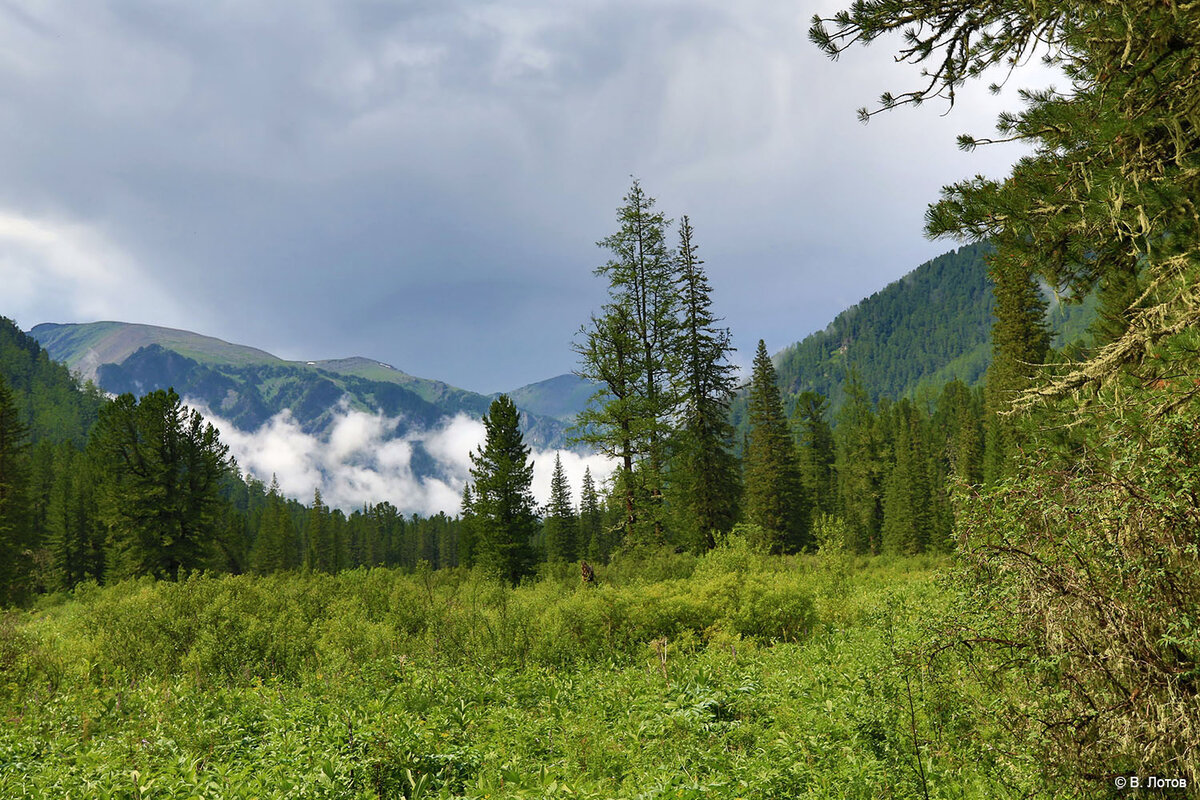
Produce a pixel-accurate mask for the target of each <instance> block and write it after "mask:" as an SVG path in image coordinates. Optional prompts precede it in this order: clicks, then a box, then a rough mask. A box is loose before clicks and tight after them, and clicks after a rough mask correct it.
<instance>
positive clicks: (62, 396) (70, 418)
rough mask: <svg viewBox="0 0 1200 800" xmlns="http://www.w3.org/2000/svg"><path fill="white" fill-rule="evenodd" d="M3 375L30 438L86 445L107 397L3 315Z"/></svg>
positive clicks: (0, 320) (0, 370) (0, 322)
mask: <svg viewBox="0 0 1200 800" xmlns="http://www.w3.org/2000/svg"><path fill="white" fill-rule="evenodd" d="M0 378H3V380H4V381H5V383H6V384H7V385H8V388H9V390H10V391H12V393H13V396H14V397H15V399H16V403H17V408H18V411H19V413H20V417H21V423H22V424H23V425H25V426H26V427H27V428H28V429H29V438H30V440H31V441H32V442H34V443H37V442H42V441H48V442H72V443H74V444H75V445H77V446H80V447H82V446H83V443H84V442H85V441H86V440H87V434H88V431H89V430H91V427H92V423H93V422H95V421H96V414H97V411H98V410H99V408H100V403H101V401H102V399H103V396H102V395H101V394H100V392H98V391H96V389H95V388H94V387H87V386H82V385H81V384H80V382H79V380H78V379H77V378H75V377H74V376H72V374H71V372H70V371H69V370H68V369H67V368H66V367H65V366H64V365H63V364H60V363H57V362H56V361H54V360H52V359H51V357H50V355H49V354H48V353H47V352H46V351H45V350H43V349H42V347H41V346H40V345H39V344H38V342H37V340H36V339H34V338H33V337H31V336H28V335H26V334H25V333H22V332H21V329H20V328H18V327H17V326H16V324H15V323H13V321H12V320H10V319H7V318H5V317H0ZM35 399H36V402H35Z"/></svg>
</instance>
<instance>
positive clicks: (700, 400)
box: [670, 216, 740, 550]
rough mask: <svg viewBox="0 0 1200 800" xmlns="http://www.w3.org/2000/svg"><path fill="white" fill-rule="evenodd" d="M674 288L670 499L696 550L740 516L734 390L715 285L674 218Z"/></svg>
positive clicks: (687, 230)
mask: <svg viewBox="0 0 1200 800" xmlns="http://www.w3.org/2000/svg"><path fill="white" fill-rule="evenodd" d="M677 259H678V264H679V270H678V271H679V293H680V297H681V303H682V324H681V326H680V332H679V336H678V343H677V345H676V348H677V351H678V352H677V357H678V361H679V364H680V375H679V378H680V381H679V390H680V395H681V408H680V413H681V420H680V430H679V432H678V433H677V434H676V436H675V440H674V442H675V447H674V458H673V465H672V469H671V472H670V480H671V486H672V491H671V497H672V498H673V499H674V502H675V505H676V506H677V513H676V514H675V518H676V519H677V520H678V526H679V527H680V528H681V537H680V538H681V539H682V540H683V541H684V542H686V543H689V544H691V545H692V546H693V547H694V548H695V549H701V550H702V549H707V548H710V547H712V546H713V544H714V538H713V535H714V534H715V533H719V532H725V531H728V530H729V529H730V528H732V527H733V524H734V522H735V521H736V520H737V514H738V509H737V504H738V495H739V493H740V486H739V480H738V477H739V476H738V463H737V459H736V458H735V457H734V455H733V453H732V452H731V450H730V443H731V440H732V439H733V426H732V425H731V424H730V422H729V403H730V400H731V399H732V398H733V394H734V390H735V388H736V381H735V380H734V370H735V368H734V366H733V364H731V363H730V361H729V355H730V353H732V352H733V350H734V348H733V345H732V344H731V337H730V334H729V329H728V328H718V327H717V323H718V322H719V321H720V320H719V319H718V318H717V317H716V316H715V315H714V314H713V312H712V298H711V294H712V288H711V287H710V285H709V283H708V277H707V276H706V275H705V273H704V267H703V264H704V262H703V261H702V260H701V259H700V257H699V255H698V253H697V247H696V244H695V242H694V241H693V231H692V226H691V222H690V221H689V220H688V218H687V217H686V216H685V217H683V218H682V219H681V220H680V222H679V249H678V254H677Z"/></svg>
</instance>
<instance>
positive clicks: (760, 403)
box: [745, 339, 810, 552]
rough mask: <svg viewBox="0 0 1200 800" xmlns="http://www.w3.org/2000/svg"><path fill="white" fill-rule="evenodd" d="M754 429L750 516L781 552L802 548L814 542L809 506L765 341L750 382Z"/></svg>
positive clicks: (748, 463) (748, 470) (749, 456)
mask: <svg viewBox="0 0 1200 800" xmlns="http://www.w3.org/2000/svg"><path fill="white" fill-rule="evenodd" d="M749 419H750V432H749V440H748V442H747V446H746V457H745V481H746V494H745V504H746V519H747V521H749V522H750V523H752V524H754V525H758V526H759V527H760V528H762V529H763V530H765V531H767V532H768V534H769V535H770V536H771V537H772V538H771V540H770V541H769V542H768V545H769V547H770V549H771V550H772V551H775V552H780V551H783V552H796V551H798V550H801V549H803V548H804V547H807V546H808V545H809V544H810V541H809V527H808V516H809V513H808V506H807V503H806V499H805V497H804V494H803V492H804V490H803V487H802V486H801V484H800V470H799V467H798V465H797V463H796V449H795V444H794V443H793V440H792V434H791V431H789V430H788V425H787V421H786V419H785V417H784V412H783V401H782V399H781V398H780V396H779V387H778V386H777V385H776V375H775V366H774V364H772V363H771V357H770V356H769V355H768V354H767V346H766V344H765V343H764V342H763V341H762V340H761V339H759V341H758V351H757V352H756V353H755V356H754V372H753V375H752V377H751V381H750V411H749Z"/></svg>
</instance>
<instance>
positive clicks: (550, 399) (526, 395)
mask: <svg viewBox="0 0 1200 800" xmlns="http://www.w3.org/2000/svg"><path fill="white" fill-rule="evenodd" d="M595 393H596V384H594V383H592V382H591V381H586V380H584V379H583V378H580V377H579V376H578V375H571V374H567V375H558V376H556V377H553V378H548V379H547V380H544V381H538V382H537V383H531V384H529V385H528V386H522V387H521V388H519V389H513V390H512V391H511V392H509V393H508V396H509V397H511V398H512V400H513V402H514V403H516V404H517V407H518V408H521V409H524V410H525V411H528V412H530V413H531V414H540V415H542V416H546V417H552V418H554V419H558V420H562V421H563V422H566V423H568V424H573V423H574V422H575V415H576V414H578V413H579V412H580V411H583V409H584V408H586V407H587V403H588V400H589V399H591V396H592V395H593V394H595Z"/></svg>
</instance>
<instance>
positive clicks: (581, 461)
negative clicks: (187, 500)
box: [189, 400, 613, 515]
mask: <svg viewBox="0 0 1200 800" xmlns="http://www.w3.org/2000/svg"><path fill="white" fill-rule="evenodd" d="M189 405H192V406H193V407H196V408H198V409H200V411H201V413H203V414H204V416H205V418H206V419H208V420H209V421H210V422H212V423H213V425H215V426H216V427H217V428H218V430H220V432H221V440H222V441H224V442H225V443H226V444H228V445H229V450H230V454H231V455H233V457H234V458H236V459H237V462H238V465H239V466H240V467H241V468H242V470H244V471H245V472H248V473H249V474H251V475H253V476H254V477H256V478H258V479H259V480H261V481H263V482H264V483H269V482H270V481H271V479H272V477H274V478H275V479H276V480H278V481H279V488H280V490H281V491H282V492H283V494H284V495H285V496H288V497H292V498H295V499H298V500H300V501H302V502H304V503H309V502H311V501H312V497H313V490H314V489H320V491H321V497H322V499H323V500H324V502H325V503H326V504H328V505H330V506H333V507H335V508H341V509H343V510H344V511H347V512H349V511H352V510H354V509H355V508H361V507H362V505H363V504H364V503H377V502H380V501H384V500H386V501H388V502H390V503H392V504H393V505H394V506H396V507H397V508H399V509H400V510H401V511H404V512H406V513H414V512H415V513H418V514H422V515H430V514H436V513H438V512H439V511H440V512H445V513H446V514H450V515H454V514H457V513H458V512H459V510H460V505H461V500H462V491H463V486H464V485H465V484H466V482H467V481H468V480H469V478H470V468H471V460H470V454H471V452H472V451H474V450H475V449H476V448H478V447H479V446H480V445H482V443H483V441H484V438H485V433H484V427H483V423H482V422H481V421H480V420H478V419H474V418H471V417H468V416H465V415H462V414H459V415H457V416H454V417H446V418H445V419H443V420H442V421H441V422H439V423H438V424H437V425H436V426H434V427H433V428H430V429H428V430H422V431H409V432H406V433H405V434H403V435H402V436H397V435H396V429H397V427H398V425H399V424H400V422H401V420H400V419H398V418H394V417H387V416H384V415H382V414H378V413H370V412H366V411H362V410H359V409H354V408H351V407H350V406H349V403H348V402H347V401H345V400H343V401H342V402H341V403H339V405H338V406H337V407H336V409H334V416H333V421H332V422H331V423H330V425H329V426H328V428H327V429H326V431H325V432H324V433H322V434H319V435H318V434H312V433H307V432H305V431H304V430H302V429H301V427H300V425H299V424H298V423H297V422H296V420H295V419H294V418H293V417H292V415H291V413H290V412H289V411H286V410H285V411H283V412H281V413H279V414H276V415H275V416H274V417H272V418H271V419H270V420H269V421H268V422H267V423H266V424H264V425H263V426H262V427H260V428H259V429H258V430H256V431H242V430H239V429H238V428H236V427H234V426H233V425H232V424H231V423H230V422H228V421H227V420H223V419H221V418H220V417H219V416H218V415H215V414H213V413H212V412H210V411H209V410H207V409H206V408H204V407H203V406H202V405H199V404H197V403H195V402H194V401H189ZM418 445H419V446H420V447H422V448H423V449H424V450H425V452H426V453H427V454H428V455H429V456H431V457H432V458H433V459H434V461H435V462H436V464H437V472H438V474H439V475H440V477H436V476H418V475H416V474H415V473H414V472H413V469H412V456H413V450H414V447H415V446H418ZM556 454H557V455H558V456H559V457H560V458H561V459H562V462H563V469H564V470H565V472H566V474H567V478H568V480H569V481H570V483H571V486H572V488H573V490H574V492H575V499H576V502H578V497H579V489H580V487H581V485H582V482H583V474H584V470H585V469H591V472H592V476H593V477H594V478H595V479H596V482H597V484H598V485H599V484H600V483H601V482H602V481H603V480H605V479H606V478H608V476H609V475H610V474H611V472H612V469H613V466H612V464H611V462H609V461H608V460H607V459H605V458H603V457H601V456H596V455H583V454H579V453H575V452H572V451H567V450H562V451H535V452H533V453H532V454H531V458H532V460H533V462H534V474H533V485H532V490H533V494H534V497H535V498H536V499H537V500H538V502H539V503H546V502H547V501H548V500H549V498H550V480H551V477H552V474H553V470H554V458H555V455H556Z"/></svg>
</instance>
